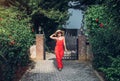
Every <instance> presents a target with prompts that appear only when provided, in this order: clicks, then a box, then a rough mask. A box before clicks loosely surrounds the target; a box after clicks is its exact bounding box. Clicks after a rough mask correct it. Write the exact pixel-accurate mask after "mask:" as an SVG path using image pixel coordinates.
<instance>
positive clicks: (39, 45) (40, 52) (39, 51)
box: [36, 34, 44, 60]
mask: <svg viewBox="0 0 120 81" xmlns="http://www.w3.org/2000/svg"><path fill="white" fill-rule="evenodd" d="M36 56H37V57H36V59H37V60H44V35H43V34H36Z"/></svg>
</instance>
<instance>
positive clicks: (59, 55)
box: [55, 51, 63, 68]
mask: <svg viewBox="0 0 120 81" xmlns="http://www.w3.org/2000/svg"><path fill="white" fill-rule="evenodd" d="M55 53H56V61H57V67H58V68H63V64H62V55H63V54H62V52H61V51H56V52H55Z"/></svg>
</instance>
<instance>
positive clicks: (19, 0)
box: [8, 0, 69, 42]
mask: <svg viewBox="0 0 120 81" xmlns="http://www.w3.org/2000/svg"><path fill="white" fill-rule="evenodd" d="M8 2H9V3H10V4H12V5H14V6H17V7H18V9H20V10H21V11H25V12H26V14H27V15H29V16H30V17H31V18H32V20H31V22H32V23H33V24H34V26H33V30H34V32H35V33H37V34H38V33H44V35H45V38H46V39H45V41H46V42H48V41H50V39H49V36H50V34H52V33H53V32H55V30H56V29H61V28H62V26H63V25H65V22H66V20H68V18H69V14H68V8H69V7H68V3H69V0H11V1H8ZM39 28H41V31H40V32H39Z"/></svg>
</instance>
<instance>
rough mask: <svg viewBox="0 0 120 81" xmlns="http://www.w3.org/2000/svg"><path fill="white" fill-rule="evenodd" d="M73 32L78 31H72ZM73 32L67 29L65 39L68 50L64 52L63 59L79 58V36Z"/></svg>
mask: <svg viewBox="0 0 120 81" xmlns="http://www.w3.org/2000/svg"><path fill="white" fill-rule="evenodd" d="M72 32H73V33H77V32H75V31H72ZM72 32H69V31H66V33H65V40H66V47H67V50H68V51H65V52H64V57H63V59H65V60H78V36H77V34H76V35H75V34H73V33H72Z"/></svg>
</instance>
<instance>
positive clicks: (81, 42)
mask: <svg viewBox="0 0 120 81" xmlns="http://www.w3.org/2000/svg"><path fill="white" fill-rule="evenodd" d="M78 59H79V60H80V61H86V60H87V54H86V37H85V36H84V35H80V36H78Z"/></svg>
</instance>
